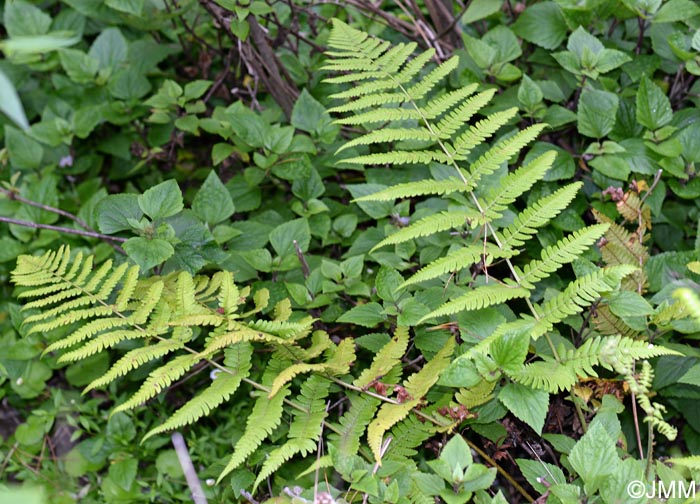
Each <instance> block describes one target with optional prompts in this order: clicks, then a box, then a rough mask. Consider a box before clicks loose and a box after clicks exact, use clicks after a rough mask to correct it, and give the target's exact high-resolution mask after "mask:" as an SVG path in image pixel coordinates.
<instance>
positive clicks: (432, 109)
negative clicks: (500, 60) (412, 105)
mask: <svg viewBox="0 0 700 504" xmlns="http://www.w3.org/2000/svg"><path fill="white" fill-rule="evenodd" d="M478 88H479V85H478V84H476V83H474V84H469V85H467V86H464V87H461V88H458V89H455V90H453V91H448V92H446V93H444V94H441V95H439V96H436V97H434V98H431V99H430V100H428V101H427V102H426V104H425V105H424V106H423V115H424V117H425V118H426V119H428V120H430V119H435V118H436V117H439V116H441V115H442V114H444V113H446V112H447V111H449V110H450V109H451V108H452V107H455V106H457V105H459V104H461V103H463V102H464V101H465V100H467V99H468V98H469V97H470V96H471V95H473V94H474V93H475V92H476V90H477V89H478ZM495 91H496V90H495V89H493V90H487V91H484V93H489V92H491V93H495ZM450 114H452V112H450ZM468 120H469V119H466V121H468Z"/></svg>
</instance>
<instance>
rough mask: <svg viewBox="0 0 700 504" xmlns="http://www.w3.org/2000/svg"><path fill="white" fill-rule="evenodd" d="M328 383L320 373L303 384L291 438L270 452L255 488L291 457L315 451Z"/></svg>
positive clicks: (297, 399)
mask: <svg viewBox="0 0 700 504" xmlns="http://www.w3.org/2000/svg"><path fill="white" fill-rule="evenodd" d="M329 385H330V382H329V381H328V380H325V379H324V378H321V377H320V376H311V377H310V378H308V379H307V380H306V381H305V382H304V383H303V384H302V386H301V393H300V394H299V395H298V396H297V397H296V401H295V402H296V403H297V404H298V405H299V406H300V408H299V409H295V410H294V411H293V412H292V415H293V416H294V419H293V420H292V423H291V425H290V426H289V434H288V438H289V440H288V441H287V442H286V443H285V444H283V445H282V446H280V447H278V448H275V449H274V450H272V451H271V452H270V453H269V454H268V456H267V458H266V460H265V463H264V464H263V466H262V469H261V470H260V473H259V474H258V477H257V478H256V480H255V483H254V484H253V488H257V486H258V485H259V484H260V483H261V482H262V481H264V480H265V478H267V477H268V476H270V475H271V474H272V473H274V472H275V471H276V470H277V469H279V467H280V466H281V465H282V464H283V463H284V462H286V461H287V460H289V459H290V458H292V457H294V456H296V455H302V456H303V455H307V454H308V453H311V452H312V451H315V450H316V444H317V443H318V440H319V437H320V436H321V429H322V426H323V422H324V420H325V418H326V416H327V414H328V412H327V406H326V403H325V398H326V396H327V395H328V387H329Z"/></svg>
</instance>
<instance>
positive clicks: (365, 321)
mask: <svg viewBox="0 0 700 504" xmlns="http://www.w3.org/2000/svg"><path fill="white" fill-rule="evenodd" d="M385 320H386V315H384V309H383V308H382V306H381V305H380V304H379V303H366V304H361V305H357V306H355V307H354V308H351V309H350V310H348V311H346V312H345V313H344V314H343V315H341V316H340V317H338V322H342V323H347V324H355V325H360V326H363V327H375V326H376V325H378V324H380V323H382V322H384V321H385Z"/></svg>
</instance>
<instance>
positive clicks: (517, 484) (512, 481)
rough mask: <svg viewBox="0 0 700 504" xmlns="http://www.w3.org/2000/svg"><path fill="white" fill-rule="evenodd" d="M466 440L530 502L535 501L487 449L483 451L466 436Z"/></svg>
mask: <svg viewBox="0 0 700 504" xmlns="http://www.w3.org/2000/svg"><path fill="white" fill-rule="evenodd" d="M465 440H466V441H467V444H468V445H469V447H470V448H471V449H472V450H474V451H475V452H476V453H478V454H479V456H480V457H481V458H483V459H484V460H485V461H486V462H488V463H489V464H490V465H491V466H492V467H495V468H496V470H497V471H498V473H499V474H500V475H501V476H503V477H504V478H505V479H507V480H508V483H510V484H511V485H513V488H515V489H516V490H517V491H518V492H519V493H520V495H522V496H523V497H525V498H526V499H527V501H528V502H535V499H534V498H533V497H532V495H530V494H529V493H528V492H527V490H525V489H524V488H523V487H522V486H520V484H519V483H518V482H517V481H515V479H513V477H512V476H511V475H510V474H508V472H507V471H506V470H505V469H503V468H502V467H501V466H500V465H498V463H497V462H496V461H495V460H493V459H492V458H491V457H489V456H488V455H487V454H486V452H485V451H483V450H482V449H481V448H479V447H478V446H477V445H476V444H475V443H474V442H473V441H470V440H469V439H468V438H465Z"/></svg>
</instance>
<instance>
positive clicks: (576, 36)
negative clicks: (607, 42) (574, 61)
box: [566, 26, 604, 58]
mask: <svg viewBox="0 0 700 504" xmlns="http://www.w3.org/2000/svg"><path fill="white" fill-rule="evenodd" d="M566 48H567V49H568V50H569V51H571V52H572V53H574V54H575V55H576V56H578V57H579V58H583V56H584V53H585V50H586V49H588V50H589V51H590V52H592V53H593V54H598V53H599V52H600V51H602V50H603V49H604V46H603V44H602V43H601V42H600V40H598V39H597V38H595V37H594V36H593V35H591V34H590V33H588V31H587V30H585V29H584V28H583V27H582V26H579V27H578V28H576V30H574V32H573V33H572V34H571V35H570V36H569V41H568V43H567V44H566Z"/></svg>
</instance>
